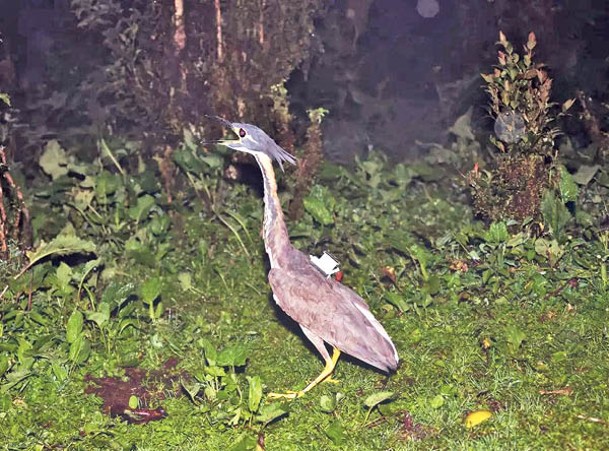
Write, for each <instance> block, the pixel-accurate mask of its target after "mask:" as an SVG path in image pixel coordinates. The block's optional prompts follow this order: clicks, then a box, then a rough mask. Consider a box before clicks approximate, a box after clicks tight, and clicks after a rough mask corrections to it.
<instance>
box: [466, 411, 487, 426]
mask: <svg viewBox="0 0 609 451" xmlns="http://www.w3.org/2000/svg"><path fill="white" fill-rule="evenodd" d="M492 416H493V413H492V412H491V411H490V410H475V411H473V412H470V413H469V414H468V415H467V416H466V417H465V427H466V428H468V429H471V428H473V427H475V426H478V425H479V424H481V423H484V422H485V421H486V420H489V419H490V418H491V417H492Z"/></svg>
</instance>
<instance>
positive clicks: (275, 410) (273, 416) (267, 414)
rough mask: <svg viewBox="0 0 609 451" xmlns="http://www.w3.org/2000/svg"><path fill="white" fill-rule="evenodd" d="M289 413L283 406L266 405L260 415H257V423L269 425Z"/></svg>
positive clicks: (275, 404)
mask: <svg viewBox="0 0 609 451" xmlns="http://www.w3.org/2000/svg"><path fill="white" fill-rule="evenodd" d="M287 413H288V411H287V410H286V409H285V408H284V407H283V406H282V405H281V404H277V403H272V404H265V405H264V406H263V407H262V409H261V410H260V415H256V421H257V422H258V423H262V424H269V423H270V422H272V421H275V420H278V419H279V418H281V417H283V416H284V415H287Z"/></svg>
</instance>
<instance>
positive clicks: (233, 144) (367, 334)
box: [214, 117, 399, 399]
mask: <svg viewBox="0 0 609 451" xmlns="http://www.w3.org/2000/svg"><path fill="white" fill-rule="evenodd" d="M214 119H216V120H218V121H220V122H221V123H222V125H224V126H225V127H226V128H228V129H230V130H232V131H233V132H234V134H235V135H236V136H237V138H235V139H221V140H218V141H216V143H217V144H220V145H223V146H226V147H228V148H229V149H232V150H236V151H240V152H245V153H248V154H251V155H253V156H254V158H255V160H256V162H257V163H258V166H259V167H260V171H261V173H262V179H263V183H264V199H263V200H264V220H263V221H264V223H263V239H264V247H265V250H266V253H267V255H268V259H269V262H270V270H269V273H268V282H269V284H270V286H271V289H272V292H273V299H274V300H275V302H276V303H277V305H278V306H279V308H280V309H281V310H283V311H284V312H285V313H286V314H287V315H288V316H289V317H290V318H292V319H293V320H294V321H295V322H296V323H298V325H299V326H300V328H301V329H302V333H303V334H304V336H305V337H306V338H307V339H308V340H309V341H310V342H311V343H312V344H313V346H314V347H315V349H316V350H317V351H318V352H319V354H320V355H321V357H322V358H323V360H324V363H325V366H324V369H323V370H322V372H321V373H320V374H319V376H317V377H316V378H315V379H314V380H313V381H312V382H310V383H309V384H308V385H307V386H306V387H305V388H303V389H301V390H297V391H288V392H286V393H270V394H269V396H270V397H271V398H288V399H294V398H299V397H301V396H302V395H304V394H305V393H307V392H308V391H309V390H311V389H312V388H313V387H315V386H316V385H318V384H319V383H320V382H322V381H324V380H327V379H329V378H330V376H331V375H332V373H333V372H334V369H335V367H336V363H337V361H338V359H339V357H340V354H341V352H342V353H345V354H348V355H350V356H352V357H355V358H356V359H358V360H360V361H362V362H365V363H367V364H368V365H371V366H373V367H375V368H377V369H379V370H381V371H383V372H385V373H390V372H393V371H395V370H396V368H397V366H398V361H399V358H398V353H397V350H396V347H395V345H394V344H393V342H392V341H391V338H390V337H389V334H387V332H386V331H385V329H384V328H383V326H382V325H381V323H380V322H379V321H378V320H377V319H376V318H375V317H374V315H373V314H372V312H371V311H370V309H369V308H368V304H366V302H365V301H364V300H363V299H362V298H361V297H360V296H359V295H358V294H357V293H355V292H354V291H353V290H351V289H350V288H348V287H347V286H345V285H343V284H342V283H340V282H338V281H336V280H334V279H332V278H328V277H326V276H325V275H324V274H322V272H321V271H320V270H319V269H318V268H316V267H315V266H313V264H312V263H311V261H310V258H309V256H307V255H306V254H304V253H303V252H301V251H300V250H298V249H296V248H295V247H294V246H293V245H292V243H291V242H290V238H289V235H288V229H287V226H286V223H285V219H284V215H283V210H282V209H281V203H280V201H279V197H278V195H277V181H276V178H275V171H274V169H273V162H277V163H278V164H279V167H280V168H281V170H282V171H283V163H290V164H296V158H295V157H294V156H292V155H291V154H289V153H288V152H287V151H285V150H284V149H283V148H281V147H280V146H279V145H278V144H277V143H276V142H275V141H274V140H273V139H272V138H271V137H270V136H269V135H267V134H266V133H265V132H264V131H263V130H262V129H260V128H258V127H257V126H255V125H251V124H245V123H240V122H230V121H228V120H226V119H223V118H220V117H214ZM326 344H327V345H329V346H330V348H331V349H332V356H330V353H329V352H328V348H327V347H326Z"/></svg>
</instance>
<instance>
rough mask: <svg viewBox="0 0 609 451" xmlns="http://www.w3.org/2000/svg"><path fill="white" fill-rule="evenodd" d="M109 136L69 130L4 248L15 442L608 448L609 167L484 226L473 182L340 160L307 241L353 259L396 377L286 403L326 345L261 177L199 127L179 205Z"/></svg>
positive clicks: (3, 340)
mask: <svg viewBox="0 0 609 451" xmlns="http://www.w3.org/2000/svg"><path fill="white" fill-rule="evenodd" d="M97 154H98V157H97V158H96V159H95V160H94V161H93V162H90V161H89V162H85V161H79V160H78V159H77V157H74V156H73V155H76V153H74V152H70V153H67V152H66V151H65V150H64V149H63V148H62V147H61V146H60V145H59V144H58V143H57V142H54V141H51V142H50V143H49V144H48V145H47V147H46V149H45V151H44V153H43V154H42V156H41V158H40V161H39V165H40V169H41V170H42V171H43V172H44V173H45V174H46V176H47V177H48V179H49V180H50V181H51V182H50V183H49V182H46V181H45V182H44V183H40V184H39V185H38V186H36V185H33V186H31V187H30V189H29V193H28V195H29V196H30V199H31V202H30V204H31V211H32V218H33V222H32V225H33V228H34V234H35V236H36V239H37V241H36V243H37V244H36V246H35V248H34V249H33V250H31V251H28V252H27V259H25V258H24V257H25V256H24V255H22V254H21V251H19V250H18V248H17V247H14V248H11V252H10V255H8V257H7V258H6V259H5V260H2V261H1V262H0V265H2V267H1V268H0V269H1V272H0V281H1V284H0V290H1V291H0V315H1V316H2V328H1V329H0V349H1V350H2V352H1V354H0V377H1V379H0V437H1V438H0V440H1V441H2V443H4V444H5V446H6V447H7V449H40V450H42V449H57V448H70V449H149V448H153V447H156V448H161V449H201V450H203V449H220V448H221V447H222V448H226V447H228V449H234V450H248V449H255V448H256V446H258V447H259V449H269V450H272V449H277V450H279V449H281V450H284V449H316V450H317V449H350V450H352V449H397V450H399V449H432V448H443V449H506V448H512V449H515V448H517V449H539V448H546V449H551V448H554V449H557V448H576V449H582V448H591V449H600V448H602V447H604V446H605V445H606V444H607V443H606V440H607V439H606V427H607V419H606V413H607V410H608V409H609V402H608V401H607V397H606V396H605V394H606V391H607V379H606V374H607V371H608V370H609V368H608V366H609V364H608V363H607V359H606V358H604V356H606V353H607V350H608V349H607V348H608V343H609V342H608V339H607V327H606V324H607V320H608V310H607V304H606V299H607V295H608V293H607V292H608V290H609V279H608V276H607V264H608V259H609V231H608V230H607V229H606V227H605V228H603V226H602V224H603V223H604V221H605V219H606V216H607V214H608V212H607V207H606V205H605V204H604V202H603V201H602V199H604V198H605V196H606V189H607V188H605V187H603V186H602V184H600V183H596V182H594V181H593V180H588V182H587V183H588V185H587V186H584V185H583V184H580V185H581V186H580V188H583V189H580V191H581V192H579V191H578V187H577V184H576V183H575V181H573V179H572V178H570V176H568V174H567V175H565V176H564V177H563V178H562V179H561V182H562V183H565V184H568V186H567V185H565V188H564V189H565V190H570V194H569V195H568V196H565V197H564V198H563V199H562V201H561V202H554V203H553V204H552V205H551V206H549V207H547V208H545V209H544V207H543V206H542V210H543V215H544V223H546V224H547V225H548V227H546V228H545V229H543V230H541V231H540V233H539V236H537V237H535V236H532V235H531V234H528V233H524V232H518V233H512V232H510V231H511V230H513V229H514V228H513V227H511V226H513V225H514V224H513V223H511V222H509V221H508V222H495V223H492V224H490V225H488V226H486V225H484V224H482V223H479V222H474V221H472V220H470V219H469V218H471V216H472V213H471V211H470V210H469V207H467V206H466V205H465V204H464V203H463V202H462V198H463V196H462V195H460V194H458V195H455V193H454V186H452V185H450V184H448V183H445V184H443V183H439V184H429V183H422V182H421V175H420V173H419V172H417V170H415V169H413V167H409V166H407V165H404V164H398V165H389V164H388V163H387V162H386V161H384V159H383V158H382V157H381V156H380V155H378V154H374V153H373V154H371V156H370V158H369V159H367V160H366V161H358V162H357V164H356V166H355V168H354V170H353V171H351V170H347V169H344V168H339V167H333V166H332V167H331V166H325V167H323V168H322V170H321V172H320V173H319V176H318V177H319V181H320V182H319V183H318V184H317V185H315V186H313V188H312V190H311V192H310V193H309V195H308V196H307V197H305V198H304V199H303V206H304V215H303V216H302V218H301V220H300V221H299V222H297V223H289V225H288V226H289V230H290V235H291V238H292V240H293V241H294V243H295V244H296V245H297V246H298V247H299V248H301V249H303V250H305V251H307V252H309V253H311V254H315V255H319V254H321V252H323V251H324V250H329V251H330V252H332V253H333V254H334V255H335V256H336V257H337V258H338V259H339V260H340V261H341V262H342V269H343V271H344V272H345V279H344V283H346V284H348V285H349V286H352V287H353V288H354V289H356V290H357V291H358V292H359V293H361V294H362V295H363V297H364V298H365V299H367V300H368V302H369V304H370V308H371V309H372V310H373V311H374V312H375V314H376V315H377V317H378V318H379V319H380V320H381V322H382V323H383V324H384V325H385V327H386V328H387V330H388V332H389V334H390V335H391V336H392V338H393V339H394V341H395V343H396V346H397V348H398V351H399V354H400V357H401V364H400V367H399V369H398V371H397V372H396V374H394V375H392V376H391V377H386V376H384V375H382V374H379V373H377V372H375V371H373V370H371V369H370V368H367V367H365V366H362V365H360V364H358V363H357V362H356V361H354V360H350V359H349V358H348V357H345V358H343V359H341V361H340V363H339V365H338V369H337V373H336V378H337V379H339V380H340V382H339V383H337V384H323V385H322V386H320V387H318V388H316V389H315V390H314V391H312V392H311V393H309V394H307V396H305V397H304V398H302V399H299V400H296V401H293V402H280V401H272V400H269V399H266V397H265V394H266V393H268V392H269V391H281V390H285V389H292V388H298V387H303V386H304V385H305V384H306V383H307V382H308V381H309V380H310V379H311V378H312V377H314V376H315V375H316V374H317V373H318V371H319V370H320V368H321V362H320V361H319V359H318V357H317V356H316V354H315V352H313V350H312V348H311V347H310V346H309V345H308V344H307V343H306V340H303V338H302V336H301V335H300V333H299V332H298V328H297V327H296V326H295V324H294V323H292V322H291V320H289V318H287V317H285V316H284V315H283V314H282V313H281V312H280V311H279V310H278V309H276V308H275V306H274V304H273V303H272V302H271V299H270V296H269V294H270V293H269V287H268V285H267V282H266V266H265V258H264V251H263V248H262V243H261V239H260V238H259V232H260V227H261V220H262V208H261V200H260V197H259V195H258V194H259V191H258V189H257V188H258V186H252V187H251V188H250V187H248V186H247V185H245V184H240V183H233V182H227V181H224V180H223V178H222V168H223V157H222V154H221V153H219V152H213V153H206V152H204V151H202V150H201V149H198V148H197V146H196V145H195V144H193V139H192V136H191V135H190V134H189V133H187V132H186V133H185V136H184V140H183V143H182V145H181V146H180V147H179V148H178V149H177V150H176V152H174V154H173V159H174V162H175V164H176V165H177V167H179V168H180V171H181V172H182V175H183V176H184V180H186V181H187V183H185V184H184V186H183V187H182V188H181V189H180V190H179V192H176V193H175V196H174V199H173V200H172V201H171V202H170V201H169V200H168V199H167V197H166V195H165V194H164V193H163V190H162V189H161V186H160V184H159V181H158V176H157V173H156V172H155V170H156V165H155V163H154V162H150V161H144V160H142V159H141V158H138V152H137V146H136V145H134V144H131V143H119V142H113V143H109V142H104V141H100V142H99V145H98V149H97ZM598 171H599V172H597V176H598V177H597V179H602V176H603V174H604V172H602V169H598ZM576 180H580V179H578V178H576ZM285 181H286V180H285V176H284V179H283V184H284V185H285ZM280 182H281V181H280ZM280 185H281V183H280ZM284 200H287V199H284ZM573 200H577V208H571V209H569V208H567V206H568V205H565V203H567V204H568V202H572V201H573ZM605 222H606V221H605ZM515 229H519V227H516V228H515ZM26 261H27V262H28V263H27V264H24V262H26ZM94 395H97V396H94ZM363 444H365V445H363Z"/></svg>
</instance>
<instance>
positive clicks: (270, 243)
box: [256, 155, 291, 268]
mask: <svg viewBox="0 0 609 451" xmlns="http://www.w3.org/2000/svg"><path fill="white" fill-rule="evenodd" d="M256 161H257V162H258V166H260V170H261V171H262V178H263V180H264V247H265V249H266V253H267V254H268V256H269V260H270V262H271V268H276V267H280V266H281V265H282V261H283V256H284V255H285V254H286V252H285V251H286V250H287V249H288V248H289V247H290V246H291V245H290V239H289V236H288V229H287V227H286V225H285V220H284V218H283V210H282V209H281V202H279V196H277V182H276V180H275V171H274V170H273V161H272V160H271V159H270V158H269V157H267V156H266V155H256Z"/></svg>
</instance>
